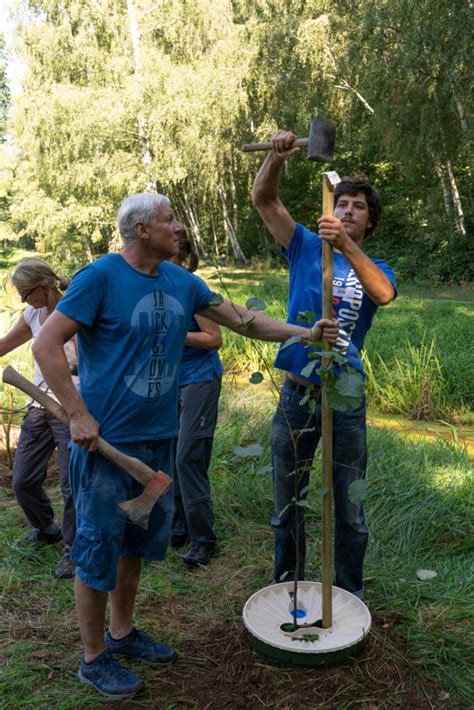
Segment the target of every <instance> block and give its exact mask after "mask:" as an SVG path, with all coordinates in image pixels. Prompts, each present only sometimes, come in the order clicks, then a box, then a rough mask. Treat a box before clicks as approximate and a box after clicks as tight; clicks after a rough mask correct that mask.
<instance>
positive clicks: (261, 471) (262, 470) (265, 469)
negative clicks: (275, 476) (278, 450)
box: [255, 463, 273, 476]
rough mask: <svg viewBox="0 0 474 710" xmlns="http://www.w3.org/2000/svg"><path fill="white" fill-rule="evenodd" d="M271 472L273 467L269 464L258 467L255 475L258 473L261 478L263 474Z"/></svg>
mask: <svg viewBox="0 0 474 710" xmlns="http://www.w3.org/2000/svg"><path fill="white" fill-rule="evenodd" d="M272 471H273V466H272V465H271V464H270V463H269V464H267V465H266V466H259V467H258V468H257V469H256V471H255V473H258V475H259V476H263V475H264V474H265V473H271V472H272Z"/></svg>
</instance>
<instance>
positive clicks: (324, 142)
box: [308, 118, 336, 163]
mask: <svg viewBox="0 0 474 710" xmlns="http://www.w3.org/2000/svg"><path fill="white" fill-rule="evenodd" d="M335 142H336V122H335V121H329V120H328V121H325V120H323V119H321V118H313V119H312V120H311V126H310V129H309V139H308V160H313V161H317V162H318V163H330V162H331V160H332V159H333V156H334V144H335Z"/></svg>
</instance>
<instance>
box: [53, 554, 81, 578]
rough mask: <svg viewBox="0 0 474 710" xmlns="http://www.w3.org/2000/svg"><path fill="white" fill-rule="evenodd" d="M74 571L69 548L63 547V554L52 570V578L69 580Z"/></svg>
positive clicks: (74, 566) (74, 567)
mask: <svg viewBox="0 0 474 710" xmlns="http://www.w3.org/2000/svg"><path fill="white" fill-rule="evenodd" d="M75 571H76V565H75V564H74V562H72V561H71V548H70V547H65V548H64V554H63V556H62V557H61V559H60V560H59V562H58V564H57V565H56V569H55V570H54V576H55V577H56V579H71V578H72V577H74V572H75Z"/></svg>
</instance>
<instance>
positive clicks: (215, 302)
mask: <svg viewBox="0 0 474 710" xmlns="http://www.w3.org/2000/svg"><path fill="white" fill-rule="evenodd" d="M221 303H224V297H223V296H221V294H220V293H213V294H212V298H211V300H210V301H209V305H210V306H220V305H221Z"/></svg>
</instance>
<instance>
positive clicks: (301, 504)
mask: <svg viewBox="0 0 474 710" xmlns="http://www.w3.org/2000/svg"><path fill="white" fill-rule="evenodd" d="M296 505H299V507H300V508H306V507H307V506H308V505H309V500H307V499H306V498H305V499H304V500H298V501H296Z"/></svg>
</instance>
